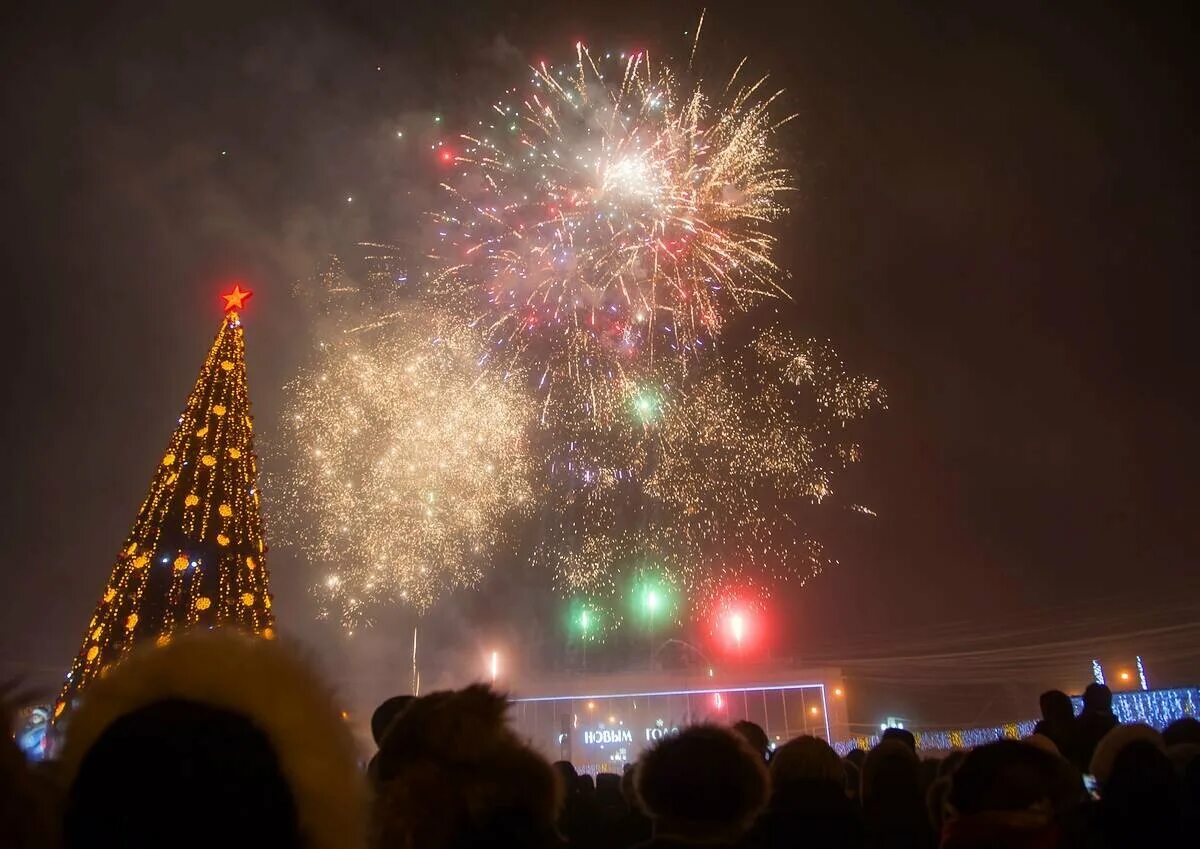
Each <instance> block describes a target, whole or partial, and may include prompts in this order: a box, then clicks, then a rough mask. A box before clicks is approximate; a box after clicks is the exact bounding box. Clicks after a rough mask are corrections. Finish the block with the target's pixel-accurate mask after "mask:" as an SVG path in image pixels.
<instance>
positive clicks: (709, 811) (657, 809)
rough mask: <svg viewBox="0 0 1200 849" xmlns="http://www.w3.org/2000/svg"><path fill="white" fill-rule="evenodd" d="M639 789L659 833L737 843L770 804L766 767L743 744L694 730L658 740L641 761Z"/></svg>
mask: <svg viewBox="0 0 1200 849" xmlns="http://www.w3.org/2000/svg"><path fill="white" fill-rule="evenodd" d="M634 781H635V787H636V789H637V795H638V799H639V801H640V803H641V806H642V808H643V809H644V810H645V811H646V813H647V815H649V817H650V819H651V820H653V821H654V829H655V834H657V835H671V836H675V837H682V838H685V839H686V838H699V839H705V840H716V839H728V840H733V839H736V838H737V837H739V836H740V835H741V834H743V833H744V832H745V831H746V830H747V829H748V828H749V827H750V824H751V823H752V822H753V821H754V818H755V817H756V816H757V815H758V813H759V811H761V810H762V808H763V806H764V805H765V804H766V802H767V792H768V780H767V768H766V764H764V763H763V761H762V758H760V757H759V756H758V753H757V752H755V751H754V750H752V749H751V748H750V746H749V745H748V744H747V743H746V741H745V740H744V739H742V738H741V737H740V736H738V735H737V734H734V733H733V732H731V731H729V730H728V729H725V728H718V727H717V726H713V725H696V726H692V727H691V728H687V729H685V730H683V731H681V732H680V733H679V734H676V735H672V736H670V737H664V738H663V739H662V740H660V741H658V743H656V744H655V745H654V747H653V748H651V749H650V750H649V751H647V752H646V753H645V754H643V755H642V758H641V760H640V761H639V762H638V767H637V772H636V773H635V779H634Z"/></svg>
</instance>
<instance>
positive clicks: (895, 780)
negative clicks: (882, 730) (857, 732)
mask: <svg viewBox="0 0 1200 849" xmlns="http://www.w3.org/2000/svg"><path fill="white" fill-rule="evenodd" d="M919 772H920V762H919V761H918V760H917V754H916V752H914V751H913V750H912V748H911V747H910V746H909V745H908V744H907V743H906V742H905V741H903V740H900V739H897V738H895V737H893V738H891V739H887V740H881V741H880V743H879V745H878V746H876V747H875V748H873V749H872V750H871V751H870V753H869V754H868V755H867V759H866V760H865V761H864V762H863V769H862V796H863V802H864V803H865V804H869V803H873V802H878V801H881V800H882V801H889V802H890V801H903V800H908V801H911V800H913V799H916V800H918V801H919V802H920V801H921V800H922V794H921V789H920V788H921V782H920V775H919ZM921 803H922V804H923V802H921Z"/></svg>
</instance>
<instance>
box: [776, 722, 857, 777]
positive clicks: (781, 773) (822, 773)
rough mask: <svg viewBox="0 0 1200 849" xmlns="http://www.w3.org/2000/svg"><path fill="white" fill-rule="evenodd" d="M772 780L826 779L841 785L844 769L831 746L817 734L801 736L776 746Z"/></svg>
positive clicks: (844, 773) (844, 774)
mask: <svg viewBox="0 0 1200 849" xmlns="http://www.w3.org/2000/svg"><path fill="white" fill-rule="evenodd" d="M770 772H771V784H772V785H773V786H774V787H776V788H777V787H779V786H780V785H781V784H791V783H795V782H816V781H827V782H830V783H832V784H837V785H838V786H841V785H842V783H843V781H844V780H845V776H846V771H845V768H844V767H843V765H842V759H841V758H839V757H838V754H837V752H835V751H834V750H833V747H832V746H830V745H829V744H828V743H826V742H825V741H824V740H822V739H820V738H819V737H810V736H807V735H806V736H803V737H797V738H796V739H795V740H790V741H788V742H787V743H785V744H784V745H782V746H780V747H779V748H778V749H776V750H775V756H774V757H772V758H771V768H770Z"/></svg>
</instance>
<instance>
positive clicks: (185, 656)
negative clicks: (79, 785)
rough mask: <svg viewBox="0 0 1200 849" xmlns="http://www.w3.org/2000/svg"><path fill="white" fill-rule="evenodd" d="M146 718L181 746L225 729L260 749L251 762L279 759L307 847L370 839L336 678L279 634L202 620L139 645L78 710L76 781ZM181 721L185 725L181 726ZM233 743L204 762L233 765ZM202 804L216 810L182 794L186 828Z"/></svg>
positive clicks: (224, 737)
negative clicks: (206, 627)
mask: <svg viewBox="0 0 1200 849" xmlns="http://www.w3.org/2000/svg"><path fill="white" fill-rule="evenodd" d="M243 720H245V721H243ZM140 723H147V724H148V727H149V728H151V729H152V730H153V731H154V732H155V733H162V734H163V739H168V740H171V741H172V742H173V743H177V744H178V745H173V746H172V749H173V751H179V752H185V753H187V754H189V755H190V754H197V753H199V754H200V755H201V756H203V752H202V749H201V747H200V746H199V743H201V742H203V740H198V739H189V738H190V737H191V736H193V735H197V736H198V735H204V734H215V735H216V736H214V737H213V741H214V742H215V744H216V745H217V746H218V747H219V746H230V745H234V746H244V747H245V749H246V758H247V759H248V760H253V761H254V765H253V767H251V766H250V765H247V767H246V768H247V769H250V768H253V769H257V770H259V771H260V772H261V773H262V774H264V775H269V774H270V772H271V764H272V763H274V764H276V767H277V769H276V772H277V773H278V774H281V775H282V777H283V780H284V781H285V782H286V791H285V793H284V796H285V797H286V796H290V802H288V803H282V807H279V810H284V809H287V808H288V806H289V805H290V806H291V807H292V809H294V814H295V830H296V831H297V832H298V836H299V840H300V843H301V845H303V846H305V847H308V849H342V847H350V848H351V849H353V848H354V847H359V846H362V845H364V842H365V836H366V828H365V826H366V818H365V813H366V788H365V784H364V782H363V778H362V775H361V773H360V771H359V769H358V766H357V763H356V758H355V750H354V743H353V740H352V739H351V736H350V732H349V730H348V729H347V727H346V725H345V723H344V722H343V721H342V720H341V718H340V716H339V712H338V710H337V708H336V706H335V704H334V701H333V697H332V694H331V692H330V691H329V689H328V688H327V687H326V686H325V684H324V683H323V682H322V681H321V680H320V678H319V677H318V676H317V675H316V674H315V672H314V671H313V670H312V669H311V668H310V666H309V665H308V664H306V663H305V662H303V661H301V660H300V659H299V658H297V657H296V656H295V655H294V654H293V653H291V652H289V651H287V650H285V649H284V648H283V647H282V646H280V645H279V644H278V643H274V642H269V641H267V640H263V639H256V638H252V637H249V636H246V635H244V634H240V633H238V632H235V631H231V630H222V631H211V632H208V631H203V632H193V633H191V634H187V635H184V636H182V637H178V638H176V639H175V640H172V641H171V642H170V643H168V644H167V645H165V646H161V647H158V646H149V647H146V648H143V649H142V650H141V651H140V652H138V653H135V654H134V655H133V656H132V657H130V658H129V659H128V660H127V661H125V662H124V663H122V664H121V665H120V666H118V667H116V668H114V669H113V671H112V672H111V674H109V675H107V676H105V677H103V678H101V679H99V680H97V681H95V682H94V683H92V684H91V686H89V687H88V689H87V690H86V691H84V694H83V697H82V700H81V702H80V704H79V705H78V707H76V708H75V709H74V710H73V711H72V712H71V714H70V716H69V721H68V723H67V725H66V730H65V739H64V741H63V745H62V753H61V758H60V765H61V767H62V776H63V778H64V780H65V782H66V785H67V787H68V788H70V787H72V785H74V784H75V783H76V781H77V779H79V778H80V774H81V768H82V767H83V766H84V765H85V763H86V762H88V759H89V754H92V753H93V750H97V753H96V754H94V755H93V757H92V761H91V763H90V764H89V768H90V769H93V770H94V769H95V768H96V760H97V759H102V758H103V757H106V756H105V755H104V754H103V752H102V750H103V749H104V748H105V747H107V748H112V745H111V744H112V741H113V739H114V737H115V738H117V739H120V738H121V737H122V736H123V735H124V738H125V739H135V736H136V734H137V728H138V727H140ZM175 731H181V732H182V733H179V734H177V735H176V736H174V737H172V732H175ZM263 738H265V741H266V745H265V746H264V745H262V741H263ZM144 740H145V735H143V741H144ZM234 741H236V742H234ZM152 742H153V740H151V741H150V743H152ZM230 755H234V756H235V755H236V752H231V753H225V752H222V753H217V755H216V757H215V758H207V760H206V763H205V768H217V769H220V768H225V767H227V766H228V763H229V762H230V757H229V756H230ZM233 762H234V763H236V761H233ZM102 765H103V761H102V763H101V766H102ZM99 777H100V778H102V777H103V776H102V775H101V776H99ZM96 778H97V776H96V775H95V774H92V775H91V776H90V777H89V781H91V780H95V779H96ZM151 780H153V779H151ZM129 803H130V805H131V806H136V804H137V802H136V800H135V799H130V800H129ZM197 806H198V807H197ZM197 814H199V815H200V816H208V815H210V813H209V812H207V811H206V808H205V800H204V799H203V798H192V797H182V798H180V799H179V810H178V819H179V828H180V830H181V831H182V830H185V829H186V828H187V821H188V818H189V817H192V816H195V815H197ZM236 842H237V841H236V840H231V841H230V842H229V843H227V844H226V845H236ZM171 843H172V840H171V835H163V836H162V845H168V844H171Z"/></svg>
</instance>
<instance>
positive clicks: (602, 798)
mask: <svg viewBox="0 0 1200 849" xmlns="http://www.w3.org/2000/svg"><path fill="white" fill-rule="evenodd" d="M596 801H598V802H603V803H605V804H607V805H611V804H619V803H620V802H621V776H619V775H617V774H616V773H615V772H602V773H599V774H598V775H597V776H596Z"/></svg>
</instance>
